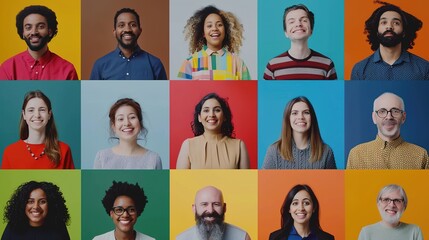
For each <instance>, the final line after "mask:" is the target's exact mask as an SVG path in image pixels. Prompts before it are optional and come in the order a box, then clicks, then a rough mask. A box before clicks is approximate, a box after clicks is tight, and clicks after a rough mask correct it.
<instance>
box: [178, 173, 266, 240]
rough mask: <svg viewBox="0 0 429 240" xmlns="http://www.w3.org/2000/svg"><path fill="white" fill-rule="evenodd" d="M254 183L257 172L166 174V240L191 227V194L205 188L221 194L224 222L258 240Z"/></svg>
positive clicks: (193, 196) (193, 194)
mask: <svg viewBox="0 0 429 240" xmlns="http://www.w3.org/2000/svg"><path fill="white" fill-rule="evenodd" d="M257 183H258V171H257V170H239V171H238V170H170V239H171V240H174V239H176V236H177V235H178V234H180V233H181V232H183V231H185V230H186V229H188V228H190V227H192V226H194V225H195V220H194V213H193V211H192V204H193V203H194V200H195V193H196V192H197V191H198V190H199V189H201V188H203V187H205V186H208V185H212V186H215V187H217V188H219V189H220V190H221V191H222V193H223V198H224V201H225V203H226V204H227V206H226V207H227V211H226V213H225V222H228V223H230V224H233V225H235V226H238V227H240V228H241V229H243V230H245V231H247V233H249V235H250V237H251V238H252V239H258V235H257V234H258V230H257V229H258V222H257V204H258V202H257V197H258V196H257V194H258V187H257Z"/></svg>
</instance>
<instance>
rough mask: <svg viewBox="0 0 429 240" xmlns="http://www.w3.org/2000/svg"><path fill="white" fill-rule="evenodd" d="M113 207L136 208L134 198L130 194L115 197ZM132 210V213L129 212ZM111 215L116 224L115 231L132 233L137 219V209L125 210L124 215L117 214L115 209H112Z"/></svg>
mask: <svg viewBox="0 0 429 240" xmlns="http://www.w3.org/2000/svg"><path fill="white" fill-rule="evenodd" d="M113 207H122V208H124V209H129V208H134V209H135V204H134V200H133V199H132V198H130V197H128V196H119V197H117V198H116V199H115V202H114V203H113ZM129 212H131V214H130V213H129ZM110 217H111V218H112V220H113V223H114V224H115V231H120V232H122V233H125V234H132V233H133V231H134V224H136V221H137V211H124V212H123V213H122V215H120V216H118V215H116V214H115V213H114V212H113V210H110Z"/></svg>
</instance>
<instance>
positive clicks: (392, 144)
mask: <svg viewBox="0 0 429 240" xmlns="http://www.w3.org/2000/svg"><path fill="white" fill-rule="evenodd" d="M375 142H376V144H377V146H378V148H379V149H386V148H387V147H392V148H396V147H397V146H399V145H400V144H401V143H403V142H404V139H402V137H401V136H399V137H398V138H396V139H395V140H393V141H390V142H387V141H384V140H383V139H381V138H380V136H378V134H377V137H376V138H375Z"/></svg>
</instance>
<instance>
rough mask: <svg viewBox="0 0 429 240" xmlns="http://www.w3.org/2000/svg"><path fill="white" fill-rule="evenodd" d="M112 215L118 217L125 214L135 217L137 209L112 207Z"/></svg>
mask: <svg viewBox="0 0 429 240" xmlns="http://www.w3.org/2000/svg"><path fill="white" fill-rule="evenodd" d="M112 210H113V213H115V214H116V215H118V216H122V214H124V212H127V213H128V215H135V214H136V213H137V209H136V208H135V207H127V208H123V207H112Z"/></svg>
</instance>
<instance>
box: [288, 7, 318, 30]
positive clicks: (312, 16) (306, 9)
mask: <svg viewBox="0 0 429 240" xmlns="http://www.w3.org/2000/svg"><path fill="white" fill-rule="evenodd" d="M298 9H302V10H304V11H305V12H306V13H307V17H308V19H309V20H310V27H311V31H313V27H314V13H313V12H312V11H310V10H309V9H308V8H307V7H306V6H305V5H304V4H297V5H292V6H290V7H287V8H285V11H284V13H283V30H284V31H285V32H286V15H287V14H288V13H289V12H290V11H294V10H298Z"/></svg>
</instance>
